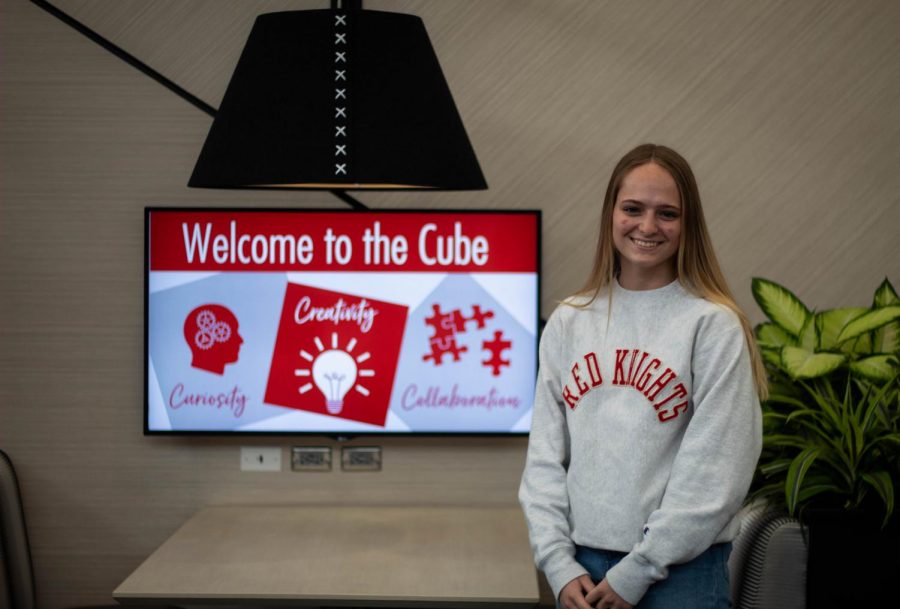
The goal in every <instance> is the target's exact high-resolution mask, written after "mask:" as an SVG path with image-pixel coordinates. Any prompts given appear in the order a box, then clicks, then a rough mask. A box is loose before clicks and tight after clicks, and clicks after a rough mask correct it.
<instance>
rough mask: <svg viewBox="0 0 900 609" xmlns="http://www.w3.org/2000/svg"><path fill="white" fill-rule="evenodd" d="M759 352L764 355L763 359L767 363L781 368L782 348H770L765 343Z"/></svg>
mask: <svg viewBox="0 0 900 609" xmlns="http://www.w3.org/2000/svg"><path fill="white" fill-rule="evenodd" d="M759 353H760V354H761V355H762V358H763V361H764V362H766V363H767V364H771V365H772V366H775V367H776V368H781V367H782V365H781V349H773V348H768V347H765V346H763V345H761V346H760V349H759Z"/></svg>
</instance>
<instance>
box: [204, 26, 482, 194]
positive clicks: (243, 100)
mask: <svg viewBox="0 0 900 609" xmlns="http://www.w3.org/2000/svg"><path fill="white" fill-rule="evenodd" d="M188 185H189V186H193V187H202V188H278V189H285V188H302V189H329V190H332V189H339V190H357V189H374V190H392V189H435V190H483V189H486V188H487V184H486V183H485V180H484V175H483V174H482V172H481V168H480V167H479V165H478V160H477V159H476V158H475V152H474V150H473V149H472V145H471V144H470V142H469V138H468V136H467V135H466V131H465V128H464V127H463V123H462V120H461V119H460V117H459V113H458V112H457V110H456V105H455V104H454V103H453V97H452V96H451V94H450V89H449V88H448V87H447V82H446V81H445V80H444V75H443V72H442V71H441V67H440V65H439V64H438V60H437V56H436V55H435V53H434V50H433V49H432V47H431V42H430V41H429V39H428V34H427V33H426V32H425V25H424V24H423V22H422V20H421V19H420V18H419V17H416V16H414V15H406V14H400V13H389V12H381V11H370V10H362V9H332V10H327V9H326V10H310V11H291V12H279V13H269V14H264V15H260V16H259V17H257V19H256V22H255V24H254V25H253V29H252V30H251V32H250V36H249V38H248V40H247V44H246V46H245V47H244V50H243V53H242V54H241V57H240V60H239V61H238V64H237V67H236V69H235V71H234V75H233V76H232V78H231V82H230V83H229V85H228V88H227V90H226V92H225V96H224V98H223V99H222V103H221V106H220V108H219V110H218V112H217V113H216V116H215V120H214V122H213V124H212V127H211V128H210V130H209V135H208V136H207V138H206V143H205V144H204V146H203V150H202V152H201V153H200V157H199V159H198V160H197V164H196V166H195V167H194V172H193V174H192V175H191V179H190V182H189V183H188Z"/></svg>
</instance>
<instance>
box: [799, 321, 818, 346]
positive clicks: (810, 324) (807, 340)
mask: <svg viewBox="0 0 900 609" xmlns="http://www.w3.org/2000/svg"><path fill="white" fill-rule="evenodd" d="M797 346H798V347H802V348H804V349H807V350H809V351H815V350H816V348H817V347H818V346H819V332H818V330H817V329H816V316H815V315H810V316H809V317H808V318H807V319H806V323H804V324H803V329H802V330H800V336H799V337H798V340H797Z"/></svg>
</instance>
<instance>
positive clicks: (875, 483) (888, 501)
mask: <svg viewBox="0 0 900 609" xmlns="http://www.w3.org/2000/svg"><path fill="white" fill-rule="evenodd" d="M862 478H863V480H865V481H866V482H867V483H868V484H869V486H871V487H872V488H874V489H875V491H876V492H877V493H878V496H879V497H881V500H882V501H884V505H885V507H886V508H887V514H885V517H884V523H883V524H885V525H886V524H887V522H888V520H889V519H890V517H891V514H892V513H893V512H894V483H893V482H892V481H891V475H890V474H889V473H887V472H886V471H883V470H882V471H877V472H873V473H871V474H863V476H862Z"/></svg>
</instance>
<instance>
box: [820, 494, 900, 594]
mask: <svg viewBox="0 0 900 609" xmlns="http://www.w3.org/2000/svg"><path fill="white" fill-rule="evenodd" d="M883 518H884V511H883V509H882V510H876V509H871V510H865V511H853V512H850V511H845V510H838V509H808V510H807V511H806V513H805V515H804V517H803V520H804V522H805V523H806V525H807V526H808V535H809V537H808V539H809V559H808V563H807V577H806V606H807V609H831V608H835V609H837V608H840V609H849V608H853V607H879V606H888V605H890V604H891V603H892V602H893V601H890V600H889V599H891V598H895V599H896V591H897V583H898V581H897V580H898V569H900V554H898V551H900V526H898V519H897V518H894V519H893V521H892V522H891V523H890V524H889V525H888V527H887V528H886V529H882V527H881V524H882V519H883ZM885 602H887V605H885V604H884V603H885Z"/></svg>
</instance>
